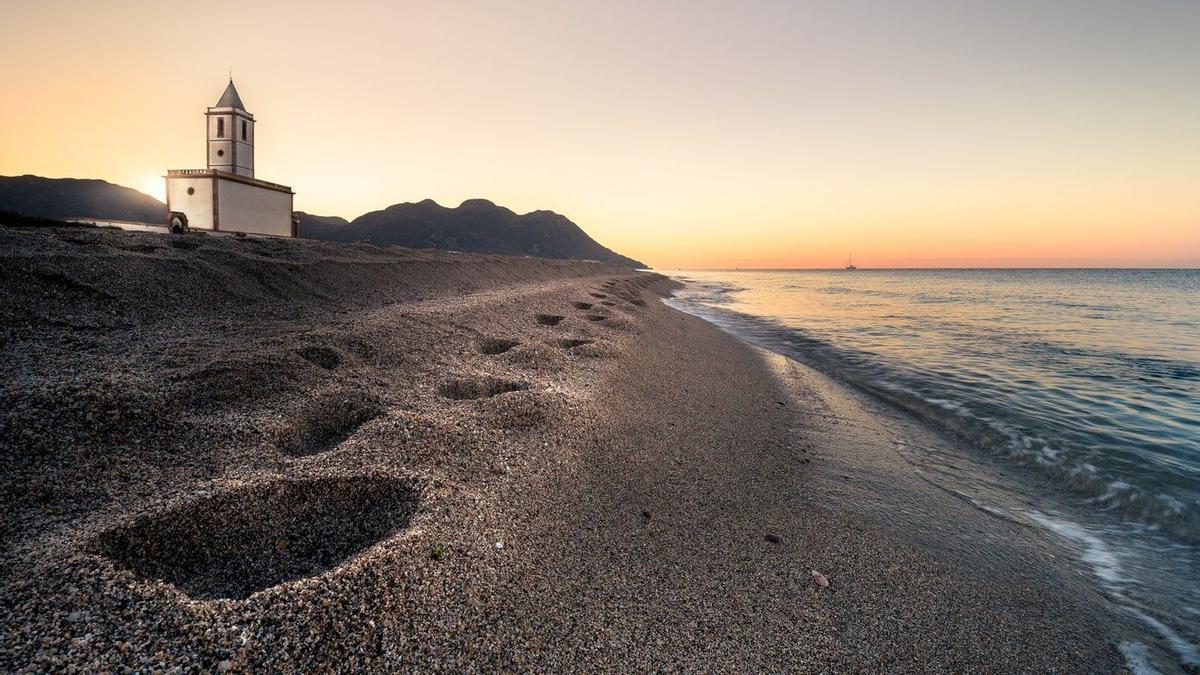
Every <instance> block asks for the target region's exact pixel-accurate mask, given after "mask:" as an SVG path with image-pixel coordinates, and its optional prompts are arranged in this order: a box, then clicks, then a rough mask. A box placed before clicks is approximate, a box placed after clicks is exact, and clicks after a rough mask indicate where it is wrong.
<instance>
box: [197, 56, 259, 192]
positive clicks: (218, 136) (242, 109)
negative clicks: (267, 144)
mask: <svg viewBox="0 0 1200 675" xmlns="http://www.w3.org/2000/svg"><path fill="white" fill-rule="evenodd" d="M204 115H205V117H206V118H207V120H208V168H209V170H216V171H228V172H230V173H236V174H238V175H241V176H246V177H247V178H253V177H254V115H251V114H250V113H248V112H246V106H245V105H244V104H243V103H242V97H241V96H238V91H237V88H236V87H234V86H233V79H232V78H230V80H229V86H228V87H225V93H224V94H221V100H219V101H217V104H216V105H215V106H213V107H211V108H209V109H208V112H206V113H204Z"/></svg>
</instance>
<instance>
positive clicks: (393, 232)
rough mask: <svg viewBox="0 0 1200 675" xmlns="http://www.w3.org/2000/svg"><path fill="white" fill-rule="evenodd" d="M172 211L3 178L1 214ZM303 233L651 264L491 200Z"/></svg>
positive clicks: (112, 193)
mask: <svg viewBox="0 0 1200 675" xmlns="http://www.w3.org/2000/svg"><path fill="white" fill-rule="evenodd" d="M166 209H167V207H166V205H165V204H163V203H162V202H160V201H158V200H157V199H154V198H153V197H150V196H148V195H145V194H142V193H141V192H138V191H137V190H132V189H130V188H127V187H122V186H120V185H114V184H112V183H108V182H106V181H102V180H88V179H79V178H42V177H40V176H0V213H13V214H20V215H22V216H26V217H29V218H51V219H57V218H97V219H102V220H132V221H136V222H145V223H162V222H164V221H165V220H166ZM300 234H301V236H303V237H307V238H310V239H321V240H324V241H342V242H352V241H364V242H370V243H372V244H378V245H381V246H389V245H395V246H407V247H409V248H439V249H450V250H455V251H466V252H471V253H507V254H512V255H532V256H538V257H542V258H564V259H575V260H599V261H601V262H608V263H615V264H618V265H628V266H630V267H645V264H643V263H641V262H639V261H637V260H634V259H632V258H626V257H625V256H623V255H619V254H617V253H614V252H613V251H611V250H609V249H607V248H605V247H603V246H601V245H600V244H599V243H597V242H596V240H594V239H592V238H591V237H589V236H588V235H587V233H586V232H584V231H583V230H582V229H580V228H579V226H578V225H576V224H575V223H573V222H571V221H570V220H568V219H567V218H566V217H565V216H561V215H559V214H557V213H554V212H553V211H534V212H532V213H526V214H523V215H517V214H516V213H513V212H512V211H510V210H509V209H506V208H504V207H503V206H497V205H495V204H493V203H492V202H490V201H488V200H486V199H470V200H467V201H465V202H463V203H462V205H460V206H459V207H458V208H448V207H445V206H441V205H439V204H438V203H437V202H435V201H433V200H432V199H426V200H425V201H422V202H417V203H415V204H413V203H404V204H395V205H393V206H389V207H388V208H386V209H384V210H382V211H373V212H371V213H367V214H364V215H362V216H359V217H358V218H355V219H354V220H353V221H347V220H346V219H345V218H338V217H334V216H315V215H312V214H308V213H303V212H301V213H300Z"/></svg>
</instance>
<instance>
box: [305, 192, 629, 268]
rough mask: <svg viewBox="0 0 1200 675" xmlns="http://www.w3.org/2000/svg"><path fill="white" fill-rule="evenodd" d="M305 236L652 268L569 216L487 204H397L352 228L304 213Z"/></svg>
mask: <svg viewBox="0 0 1200 675" xmlns="http://www.w3.org/2000/svg"><path fill="white" fill-rule="evenodd" d="M300 234H301V236H304V237H307V238H310V239H321V240H325V241H365V242H370V243H372V244H378V245H382V246H387V245H397V246H407V247H409V248H438V249H450V250H455V251H466V252H471V253H508V254H513V255H532V256H539V257H542V258H566V259H578V260H599V261H601V262H608V263H615V264H618V265H628V266H630V267H639V268H640V267H645V266H646V265H645V264H644V263H642V262H639V261H637V260H634V259H632V258H627V257H625V256H623V255H620V254H618V253H615V252H613V251H611V250H610V249H607V248H605V247H604V246H601V245H600V244H599V243H597V242H596V240H595V239H592V238H591V237H589V236H588V234H587V233H586V232H584V231H583V230H582V229H580V227H579V226H578V225H576V224H575V223H573V222H571V221H570V220H568V219H567V218H566V217H565V216H562V215H559V214H557V213H554V212H553V211H533V212H532V213H526V214H522V215H518V214H516V213H514V212H513V211H511V210H509V209H506V208H504V207H503V206H497V205H496V204H493V203H492V202H490V201H488V200H486V199H469V200H467V201H465V202H463V203H462V204H461V205H460V206H459V207H458V208H449V207H446V206H442V205H440V204H438V203H437V202H435V201H433V200H432V199H426V200H425V201H421V202H416V203H411V202H406V203H404V204H394V205H392V206H389V207H387V208H386V209H383V210H382V211H372V212H371V213H367V214H364V215H361V216H359V217H358V218H355V219H354V220H352V221H349V222H347V221H346V220H345V219H344V218H331V217H324V216H314V215H311V214H307V213H302V214H301V218H300Z"/></svg>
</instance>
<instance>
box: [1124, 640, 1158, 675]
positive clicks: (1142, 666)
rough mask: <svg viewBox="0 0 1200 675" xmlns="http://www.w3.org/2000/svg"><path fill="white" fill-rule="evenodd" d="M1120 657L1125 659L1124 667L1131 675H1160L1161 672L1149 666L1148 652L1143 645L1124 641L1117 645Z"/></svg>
mask: <svg viewBox="0 0 1200 675" xmlns="http://www.w3.org/2000/svg"><path fill="white" fill-rule="evenodd" d="M1117 648H1118V649H1120V650H1121V656H1123V657H1125V665H1127V666H1129V670H1131V671H1132V672H1133V675H1162V671H1161V670H1159V669H1158V668H1155V667H1154V666H1152V665H1150V650H1149V648H1148V647H1146V645H1145V644H1143V643H1141V642H1135V641H1133V640H1126V641H1125V642H1122V643H1121V644H1119V645H1117Z"/></svg>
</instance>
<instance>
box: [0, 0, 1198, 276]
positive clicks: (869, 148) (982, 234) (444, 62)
mask: <svg viewBox="0 0 1200 675" xmlns="http://www.w3.org/2000/svg"><path fill="white" fill-rule="evenodd" d="M0 16H2V18H3V20H2V21H0V58H2V59H3V63H4V64H5V66H4V67H3V69H0V92H3V94H2V95H3V105H0V175H19V174H26V173H32V174H38V175H44V176H55V177H59V176H72V177H81V178H103V179H106V180H109V181H112V182H115V183H120V184H123V185H128V186H130V187H133V188H137V189H140V190H142V191H144V192H147V193H150V194H157V195H161V193H162V190H163V186H162V178H161V176H162V174H163V173H164V172H165V170H166V169H184V168H203V166H204V161H205V160H204V117H203V113H204V109H205V108H206V107H207V106H211V105H214V104H215V103H216V101H217V99H218V98H219V97H220V95H221V92H222V91H223V89H224V87H225V84H226V82H227V80H228V75H229V72H230V70H232V73H233V77H234V80H235V81H236V84H237V87H238V90H239V92H240V93H241V96H242V99H243V101H244V102H245V104H246V106H247V108H249V110H250V112H251V113H253V114H254V115H255V117H256V119H257V120H258V124H257V128H256V134H257V136H256V141H257V145H256V162H257V165H256V175H257V177H259V178H263V179H265V180H270V181H273V182H277V183H284V184H287V185H291V186H292V187H293V189H295V191H296V201H295V204H296V208H297V209H299V210H304V211H307V212H310V213H316V214H321V215H340V216H345V217H348V218H353V217H354V216H357V215H360V214H362V213H365V212H367V211H372V210H376V209H381V208H384V207H386V206H388V205H390V204H393V203H397V202H405V201H419V200H422V199H425V198H432V199H434V200H436V201H437V202H439V203H441V204H444V205H450V206H454V205H457V204H459V203H460V202H462V201H463V200H465V199H469V198H476V197H482V198H487V199H490V200H492V201H494V202H496V203H499V204H502V205H505V206H508V207H509V208H512V209H513V210H515V211H517V212H527V211H532V210H536V209H550V210H553V211H557V212H559V213H562V214H564V215H566V216H568V217H569V218H571V219H572V220H574V221H575V222H576V223H578V224H579V225H580V226H581V227H583V228H584V229H585V230H586V231H587V232H588V233H589V234H591V235H592V236H593V237H594V238H595V239H597V240H598V241H600V242H601V243H602V244H604V245H606V246H608V247H610V248H612V249H614V250H616V251H618V252H620V253H623V254H625V255H629V256H631V257H634V258H638V259H640V260H644V261H646V262H647V263H648V264H650V265H652V266H654V267H658V268H704V267H709V268H711V267H743V268H751V267H769V268H783V267H828V266H840V265H844V264H845V262H846V258H847V257H848V256H849V255H851V254H853V256H854V262H855V263H856V264H858V265H859V266H860V267H871V266H874V267H896V266H899V267H907V266H971V267H974V266H1188V267H1194V266H1200V39H1198V38H1197V36H1198V35H1200V2H1196V1H1195V0H1178V1H1156V0H1145V1H1138V2H1133V1H1129V2H1110V1H1108V0H1092V1H1088V2H1077V1H1074V0H1062V1H1058V2H1046V1H1044V0H1039V1H1036V2H1027V1H1025V0H1010V1H1006V2H994V1H989V2H974V1H971V0H955V1H944V2H943V1H936V2H935V1H919V2H905V1H901V0H871V1H866V0H839V1H837V2H833V1H829V2H820V3H816V2H806V1H804V0H793V1H791V2H747V1H742V2H706V1H704V0H688V1H684V2H667V1H664V2H652V1H648V0H636V1H632V2H626V1H625V0H606V1H605V2H593V3H582V2H569V1H566V0H557V1H553V2H526V1H522V0H511V1H507V2H494V1H492V2H478V3H460V2H453V1H439V2H429V3H408V2H358V1H355V0H343V1H342V2H338V3H328V2H304V1H302V0H290V1H288V2H273V1H269V0H268V1H262V2H252V3H247V2H228V3H227V2H223V1H221V0H209V1H206V2H175V1H173V0H165V1H163V2H157V3H146V2H112V1H105V0H95V1H93V2H88V3H78V2H57V1H54V0H36V1H29V0H4V3H3V8H2V9H0Z"/></svg>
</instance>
